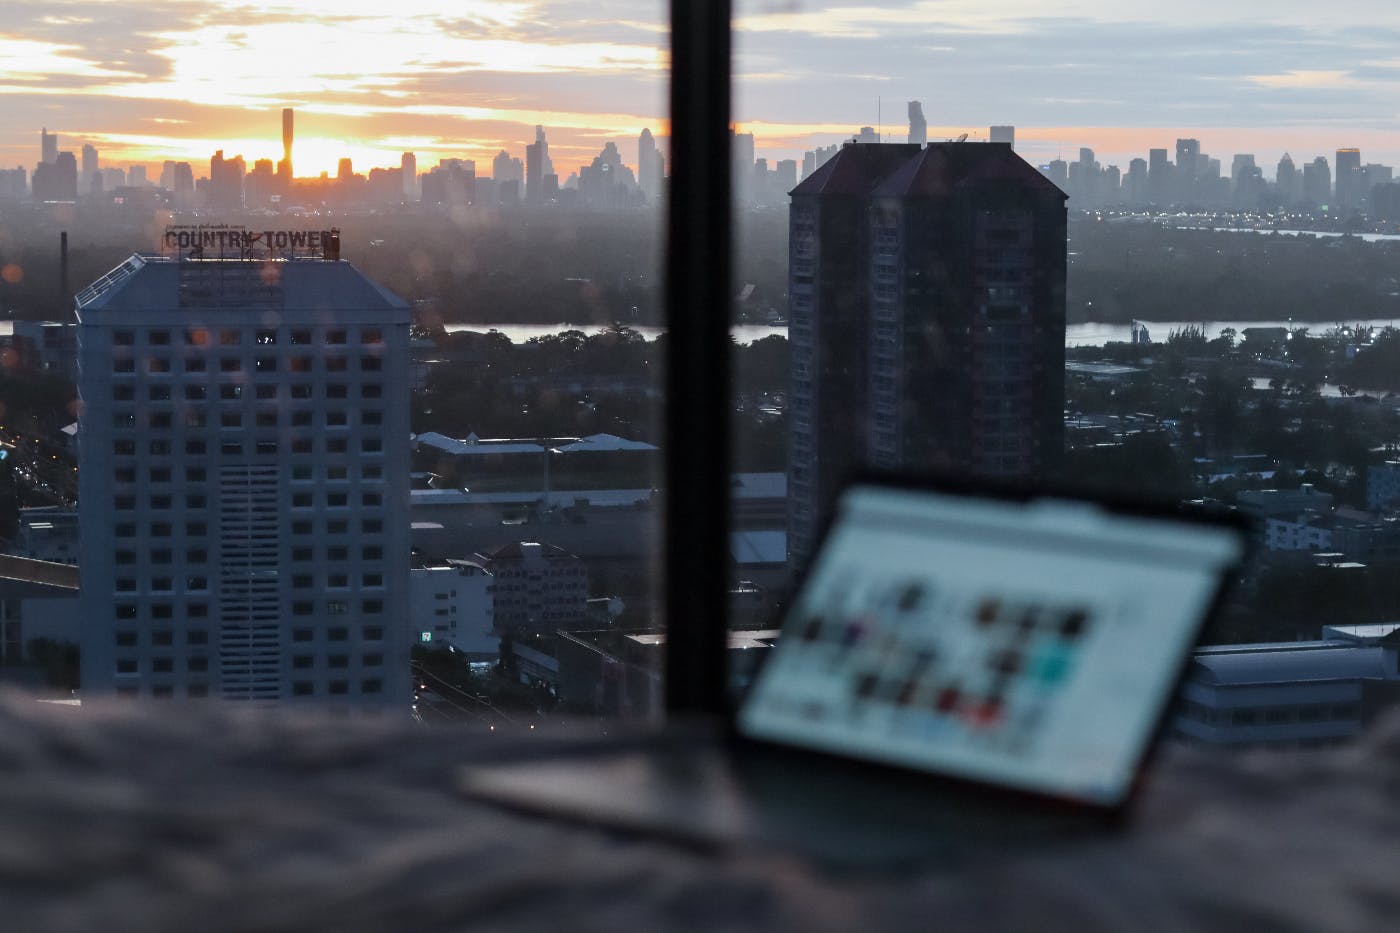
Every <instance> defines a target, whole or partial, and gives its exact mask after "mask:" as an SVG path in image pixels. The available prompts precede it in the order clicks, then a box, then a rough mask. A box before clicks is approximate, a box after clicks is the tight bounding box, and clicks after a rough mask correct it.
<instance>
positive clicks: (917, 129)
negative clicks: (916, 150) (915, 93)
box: [909, 100, 928, 146]
mask: <svg viewBox="0 0 1400 933" xmlns="http://www.w3.org/2000/svg"><path fill="white" fill-rule="evenodd" d="M927 142H928V121H927V120H925V119H924V105H923V104H922V103H921V102H920V101H917V100H911V101H910V102H909V143H910V145H914V146H922V145H924V144H926V143H927Z"/></svg>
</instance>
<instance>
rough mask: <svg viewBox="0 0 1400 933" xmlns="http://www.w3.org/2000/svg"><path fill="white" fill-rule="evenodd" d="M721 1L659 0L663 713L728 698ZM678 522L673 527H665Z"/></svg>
mask: <svg viewBox="0 0 1400 933" xmlns="http://www.w3.org/2000/svg"><path fill="white" fill-rule="evenodd" d="M730 8H731V3H730V0H712V2H706V3H693V2H687V0H671V3H670V9H671V89H670V107H671V113H670V116H671V179H670V185H669V187H668V189H667V190H668V206H667V219H666V225H667V235H666V326H667V331H668V333H669V337H668V340H667V345H668V353H667V363H666V398H667V414H666V424H665V426H664V428H665V437H666V451H667V456H666V467H665V470H666V486H665V488H666V490H667V497H666V511H665V519H664V520H665V533H664V535H663V540H664V541H665V554H664V560H663V567H664V574H665V579H664V582H663V594H664V595H663V598H664V605H665V610H666V616H665V618H666V628H667V635H666V642H667V651H666V679H665V691H666V711H667V714H668V715H670V716H688V715H723V714H724V713H725V712H726V711H727V709H728V705H729V697H728V692H727V690H726V673H725V644H726V639H727V637H728V634H727V632H728V618H727V615H728V613H727V609H728V606H727V589H728V587H727V585H726V573H725V570H726V568H727V566H728V559H727V549H726V541H727V539H728V533H729V529H728V524H729V523H728V508H727V500H728V495H729V468H730V456H729V453H730V438H729V408H730V405H729V392H730V385H729V318H730V315H729V307H730V296H731V294H732V289H731V287H730V283H731V279H732V271H731V263H732V255H731V249H732V240H731V227H730V221H731V213H732V210H733V208H732V204H731V197H730V195H731V178H730V172H731V168H730V165H731V161H732V157H731V154H730V146H729V126H730V91H731V62H730V44H731V38H730ZM715 308H723V309H725V313H724V314H715V313H714V309H715ZM681 528H684V529H685V534H684V535H681V534H671V533H670V530H671V529H681Z"/></svg>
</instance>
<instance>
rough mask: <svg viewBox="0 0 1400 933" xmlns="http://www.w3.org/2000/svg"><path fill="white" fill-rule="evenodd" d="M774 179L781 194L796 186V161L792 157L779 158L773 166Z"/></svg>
mask: <svg viewBox="0 0 1400 933" xmlns="http://www.w3.org/2000/svg"><path fill="white" fill-rule="evenodd" d="M773 175H774V181H775V182H776V183H777V186H778V190H779V191H781V192H782V193H783V194H788V193H789V192H791V191H792V189H793V188H796V187H797V162H796V161H795V160H793V159H781V160H779V161H778V164H777V165H775V166H774V167H773Z"/></svg>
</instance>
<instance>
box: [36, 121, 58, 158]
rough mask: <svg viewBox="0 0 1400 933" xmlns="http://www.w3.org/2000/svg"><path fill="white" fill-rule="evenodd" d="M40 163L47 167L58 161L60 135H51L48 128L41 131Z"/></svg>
mask: <svg viewBox="0 0 1400 933" xmlns="http://www.w3.org/2000/svg"><path fill="white" fill-rule="evenodd" d="M39 161H40V162H42V163H44V164H45V165H52V164H53V163H54V162H56V161H58V134H57V133H50V132H49V128H48V127H44V128H43V129H41V130H39Z"/></svg>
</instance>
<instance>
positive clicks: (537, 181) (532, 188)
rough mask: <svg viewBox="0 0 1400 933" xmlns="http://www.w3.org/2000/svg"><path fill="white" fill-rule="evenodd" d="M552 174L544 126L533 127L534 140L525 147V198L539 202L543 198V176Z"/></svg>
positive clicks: (551, 163) (552, 169) (552, 165)
mask: <svg viewBox="0 0 1400 933" xmlns="http://www.w3.org/2000/svg"><path fill="white" fill-rule="evenodd" d="M553 174H554V163H553V161H551V160H550V158H549V142H548V141H546V140H545V138H544V127H542V126H536V127H535V141H534V142H533V143H531V144H530V145H528V146H526V147H525V200H527V201H532V202H535V203H539V202H541V201H543V200H544V177H545V176H546V175H553Z"/></svg>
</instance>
